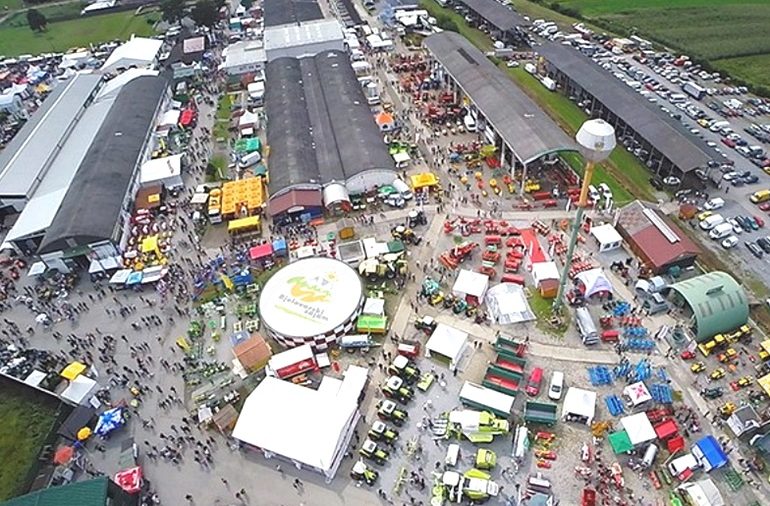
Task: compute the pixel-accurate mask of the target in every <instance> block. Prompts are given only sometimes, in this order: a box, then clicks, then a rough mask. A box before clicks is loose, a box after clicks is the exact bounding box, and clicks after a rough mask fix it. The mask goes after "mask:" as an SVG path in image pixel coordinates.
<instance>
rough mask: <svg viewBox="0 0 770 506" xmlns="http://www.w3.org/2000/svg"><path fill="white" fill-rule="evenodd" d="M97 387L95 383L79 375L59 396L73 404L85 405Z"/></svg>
mask: <svg viewBox="0 0 770 506" xmlns="http://www.w3.org/2000/svg"><path fill="white" fill-rule="evenodd" d="M97 386H98V385H97V384H96V381H94V380H92V379H91V378H89V377H88V376H83V375H82V374H81V375H80V376H78V377H77V378H75V379H74V380H72V381H70V384H69V385H68V386H67V388H65V389H64V391H63V392H62V393H61V396H62V398H64V399H67V400H68V401H71V402H74V403H75V404H85V403H86V401H88V398H89V397H90V396H91V394H92V393H93V391H94V390H96V388H97Z"/></svg>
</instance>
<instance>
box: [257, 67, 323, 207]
mask: <svg viewBox="0 0 770 506" xmlns="http://www.w3.org/2000/svg"><path fill="white" fill-rule="evenodd" d="M265 77H266V78H267V82H268V83H270V84H269V85H268V86H267V87H266V89H265V111H266V112H267V145H268V146H270V158H269V164H270V193H271V195H272V194H275V193H277V192H278V191H279V190H282V189H284V188H289V187H291V186H294V185H297V184H302V183H309V182H314V181H317V180H318V177H319V176H318V166H317V163H318V162H317V161H316V153H315V152H314V150H313V136H312V134H311V132H310V115H309V114H308V109H307V106H306V105H305V92H304V89H303V83H302V70H301V69H300V64H299V60H297V59H296V58H278V59H277V60H275V61H272V62H270V63H268V64H267V67H266V70H265Z"/></svg>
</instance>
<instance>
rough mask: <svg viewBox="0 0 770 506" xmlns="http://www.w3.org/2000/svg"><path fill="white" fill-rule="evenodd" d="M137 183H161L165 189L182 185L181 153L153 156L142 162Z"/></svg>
mask: <svg viewBox="0 0 770 506" xmlns="http://www.w3.org/2000/svg"><path fill="white" fill-rule="evenodd" d="M139 184H140V185H141V186H142V187H144V186H150V185H155V184H162V185H163V186H164V187H166V188H167V189H173V188H181V187H183V186H184V181H182V155H173V156H167V157H164V158H155V159H153V160H148V161H146V162H144V164H142V168H141V169H140V171H139Z"/></svg>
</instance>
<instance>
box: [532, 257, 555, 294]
mask: <svg viewBox="0 0 770 506" xmlns="http://www.w3.org/2000/svg"><path fill="white" fill-rule="evenodd" d="M559 277H560V275H559V268H558V267H557V266H556V262H536V263H533V264H532V278H533V279H534V280H535V286H537V289H538V290H539V291H540V296H541V297H543V298H546V299H553V298H554V297H556V295H557V292H558V291H559Z"/></svg>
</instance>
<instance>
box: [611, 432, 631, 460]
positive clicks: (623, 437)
mask: <svg viewBox="0 0 770 506" xmlns="http://www.w3.org/2000/svg"><path fill="white" fill-rule="evenodd" d="M608 439H609V441H610V446H611V447H612V451H613V452H615V455H619V454H621V453H628V452H630V451H631V450H633V449H634V445H632V444H631V440H630V439H628V432H626V431H624V430H619V431H617V432H613V433H612V434H610V436H609V438H608Z"/></svg>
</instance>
